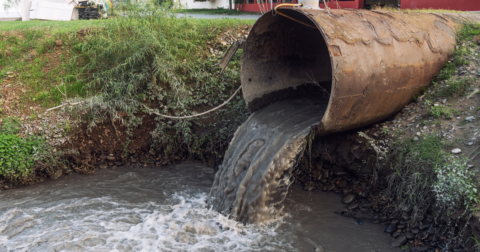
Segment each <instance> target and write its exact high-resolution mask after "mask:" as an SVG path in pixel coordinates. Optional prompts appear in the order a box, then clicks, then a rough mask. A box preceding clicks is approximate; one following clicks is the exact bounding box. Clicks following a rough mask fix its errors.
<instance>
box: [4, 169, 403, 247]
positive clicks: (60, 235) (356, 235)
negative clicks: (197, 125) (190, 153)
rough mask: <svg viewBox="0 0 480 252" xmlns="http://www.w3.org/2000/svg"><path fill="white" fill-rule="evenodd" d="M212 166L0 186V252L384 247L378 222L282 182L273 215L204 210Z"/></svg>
mask: <svg viewBox="0 0 480 252" xmlns="http://www.w3.org/2000/svg"><path fill="white" fill-rule="evenodd" d="M213 180H214V173H213V169H211V168H208V167H206V166H203V165H201V164H198V163H183V164H180V165H173V166H168V167H166V168H153V169H152V168H133V169H132V168H126V167H120V168H118V169H116V170H98V171H97V174H96V175H79V174H71V175H69V176H67V177H61V178H59V179H57V180H47V181H44V182H42V183H38V184H35V185H32V186H28V187H22V188H17V189H13V190H7V191H4V192H1V193H0V202H1V205H0V252H3V251H15V252H17V251H326V252H334V251H336V252H349V251H352V252H353V251H355V252H363V251H365V252H380V251H381V252H389V251H398V250H397V249H394V248H392V247H391V245H390V243H391V242H392V238H391V237H389V236H388V235H387V234H386V233H384V232H383V228H384V226H382V225H376V224H372V223H369V222H368V221H365V224H364V225H359V224H358V223H357V222H356V221H355V220H354V219H351V218H345V217H342V216H340V215H338V214H335V213H334V211H341V210H342V209H344V208H345V205H343V204H342V203H341V196H340V195H336V194H327V193H324V192H305V191H303V190H302V189H301V188H300V187H299V186H295V185H293V186H291V187H290V189H289V193H288V195H287V198H286V200H285V201H284V202H283V204H284V209H283V210H282V214H280V215H279V217H278V218H276V219H274V220H271V221H270V222H268V223H264V224H249V225H243V224H241V223H238V222H236V221H234V220H232V219H229V218H227V217H225V216H223V215H221V214H219V213H218V212H216V211H213V210H212V209H209V208H208V206H207V204H206V203H205V202H206V197H207V195H208V192H209V190H210V188H211V186H212V183H213Z"/></svg>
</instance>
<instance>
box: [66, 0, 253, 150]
mask: <svg viewBox="0 0 480 252" xmlns="http://www.w3.org/2000/svg"><path fill="white" fill-rule="evenodd" d="M251 22H252V21H243V20H230V19H228V20H227V19H223V20H198V19H197V20H195V19H191V18H182V17H178V16H177V15H176V14H175V13H173V12H172V11H171V10H170V9H169V8H167V7H165V6H163V5H161V6H159V5H156V4H147V5H139V6H134V7H133V9H132V10H131V11H129V12H127V13H125V14H124V15H122V16H119V17H118V18H115V19H114V20H113V21H112V22H110V23H107V24H106V25H105V29H101V30H96V31H95V35H92V36H87V37H85V40H84V41H83V42H82V43H79V44H78V45H77V46H76V47H75V50H77V51H79V52H81V54H82V55H83V58H84V60H85V61H86V62H84V63H86V66H85V68H84V69H83V73H84V75H83V76H90V77H91V79H89V80H87V81H88V82H89V84H88V88H87V90H95V92H96V96H92V97H89V98H86V99H82V100H81V101H83V103H81V105H79V106H78V107H76V109H77V111H80V112H84V111H87V112H88V113H87V116H88V117H89V118H88V119H89V120H90V121H89V122H90V123H89V126H90V127H93V126H95V125H96V124H97V123H101V122H102V121H103V120H104V119H106V118H112V119H113V120H121V121H122V122H123V123H125V124H126V126H127V128H128V129H127V134H130V133H129V132H132V128H134V127H136V126H138V125H139V124H140V123H141V120H140V122H139V120H136V119H135V117H136V116H138V114H139V113H140V112H144V113H150V112H152V111H154V112H157V113H161V114H167V115H171V116H185V115H192V114H194V113H195V112H194V111H199V110H200V111H204V110H207V109H208V108H212V107H215V106H217V105H219V104H221V103H223V101H224V100H226V99H227V98H228V97H229V96H230V95H231V94H232V92H231V91H232V90H235V89H237V87H238V86H239V84H240V76H239V70H240V52H239V53H238V54H236V55H235V56H234V58H233V60H232V62H231V63H230V64H229V66H228V68H227V69H226V71H225V73H224V74H223V75H222V76H221V77H219V76H218V74H219V67H217V66H214V64H215V63H218V61H219V57H220V56H221V55H219V54H216V55H212V54H213V53H212V52H210V50H213V49H212V46H213V45H212V44H215V43H216V40H217V37H218V35H219V34H221V33H223V32H224V31H226V30H227V29H228V30H236V29H238V28H242V29H245V24H249V23H251ZM235 34H236V32H235ZM216 49H218V48H216ZM224 49H226V48H224ZM222 50H223V49H222ZM91 73H93V75H92V74H91ZM97 91H98V92H97ZM239 100H241V97H240V96H238V97H236V99H234V100H232V104H233V103H238V102H239ZM76 101H80V100H76ZM72 102H75V101H72ZM229 105H230V106H226V107H225V109H221V110H219V111H216V113H212V114H209V115H208V117H211V116H216V117H217V119H218V118H219V120H210V119H211V118H209V121H210V122H219V121H225V122H226V121H227V120H229V119H230V118H224V117H221V116H220V115H222V114H228V113H227V112H225V110H229V111H234V112H239V113H236V114H232V113H230V116H233V117H234V118H236V119H237V118H238V119H239V120H238V121H235V122H234V124H231V125H228V126H225V125H227V123H219V124H215V123H211V124H210V125H208V126H207V124H209V123H204V122H199V119H197V118H194V119H187V120H169V119H165V118H162V117H160V116H159V117H158V118H157V120H158V124H157V129H156V130H154V131H153V132H152V137H153V142H154V143H157V144H156V145H157V147H158V148H157V149H156V151H160V152H161V151H163V152H164V153H168V154H170V153H171V150H174V151H177V152H182V151H187V152H188V153H195V152H205V150H207V149H211V148H209V147H207V146H215V145H216V143H218V141H220V140H219V139H221V142H222V145H223V143H224V142H225V145H228V140H223V139H225V138H227V139H229V138H231V136H233V132H234V129H233V130H231V128H230V127H233V128H236V127H237V126H238V125H239V124H240V123H241V122H243V120H244V119H245V118H246V114H247V112H246V108H245V106H242V108H241V109H239V110H236V107H235V106H232V105H231V104H229ZM119 112H121V114H123V115H126V116H123V117H120V116H119ZM201 119H206V117H203V118H201ZM229 123H231V122H229ZM214 124H215V125H214ZM194 127H196V128H197V129H198V128H202V127H203V128H205V127H209V128H210V129H212V128H214V127H215V128H217V127H218V132H221V136H213V135H210V136H208V135H205V134H204V133H203V134H202V137H201V138H199V137H197V136H196V135H195V134H196V133H195V132H196V130H195V128H194ZM227 128H228V129H227ZM222 129H226V130H224V131H222ZM201 130H202V131H203V129H201ZM197 132H198V131H197ZM217 140H218V141H217ZM127 143H128V140H127ZM215 148H217V149H220V148H218V147H215ZM196 150H199V151H196ZM199 156H200V157H203V156H204V155H203V154H199Z"/></svg>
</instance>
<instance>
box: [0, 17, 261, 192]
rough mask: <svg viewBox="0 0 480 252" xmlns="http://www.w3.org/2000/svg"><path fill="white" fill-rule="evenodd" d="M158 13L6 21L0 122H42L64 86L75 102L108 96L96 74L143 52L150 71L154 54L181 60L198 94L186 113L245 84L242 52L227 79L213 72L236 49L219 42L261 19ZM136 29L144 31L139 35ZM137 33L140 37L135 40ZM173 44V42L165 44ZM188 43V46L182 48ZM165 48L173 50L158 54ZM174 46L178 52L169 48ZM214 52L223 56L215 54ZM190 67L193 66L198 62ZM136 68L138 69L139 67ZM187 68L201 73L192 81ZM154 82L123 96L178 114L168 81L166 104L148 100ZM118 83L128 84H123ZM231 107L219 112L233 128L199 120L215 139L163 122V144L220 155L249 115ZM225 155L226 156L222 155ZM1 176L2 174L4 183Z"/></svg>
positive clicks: (1, 35)
mask: <svg viewBox="0 0 480 252" xmlns="http://www.w3.org/2000/svg"><path fill="white" fill-rule="evenodd" d="M157 14H158V13H155V14H154V15H150V16H149V17H148V18H146V17H145V16H144V15H139V16H137V17H129V19H127V18H125V19H123V18H114V19H110V20H92V21H74V22H57V21H30V22H16V21H13V22H2V23H0V29H1V30H2V32H0V108H1V111H0V120H2V121H3V122H5V121H6V118H7V117H10V116H13V117H16V118H20V117H25V119H28V120H29V121H30V120H36V119H38V113H42V112H43V111H44V110H45V109H48V108H50V107H53V106H55V105H58V104H60V103H61V102H62V100H64V97H63V95H62V94H61V93H60V91H59V90H58V89H57V87H60V89H61V90H62V91H63V90H64V88H66V89H67V95H68V98H69V99H71V98H81V97H84V98H88V97H90V96H92V95H99V96H102V92H101V90H102V88H103V87H104V86H105V83H106V82H109V80H108V78H109V77H108V76H105V78H107V79H105V80H106V81H105V82H96V83H97V84H99V85H97V86H94V87H91V86H89V85H88V84H89V83H90V82H91V81H92V80H93V75H92V73H95V72H96V73H98V74H100V75H103V74H105V71H107V72H108V71H109V70H112V69H113V68H115V66H116V65H117V64H123V63H122V62H124V60H126V59H127V58H128V57H134V56H135V55H136V54H138V53H139V52H142V53H145V54H143V56H142V58H141V59H140V60H139V61H138V64H143V65H145V66H147V65H146V64H149V63H148V62H149V60H148V57H150V56H148V55H151V54H149V53H148V52H147V51H150V52H154V51H155V52H156V53H158V57H160V58H161V59H160V60H163V59H164V58H162V57H163V56H164V55H166V54H168V55H169V56H168V57H171V58H169V59H166V60H165V62H167V63H168V64H170V63H169V62H172V61H176V62H174V63H175V64H176V65H175V67H176V70H175V71H178V73H177V74H179V76H182V77H181V78H182V81H184V82H185V84H184V85H185V88H186V89H185V90H184V91H185V92H187V93H189V94H190V98H189V100H188V101H186V103H184V104H185V106H183V107H182V109H181V110H180V111H181V113H182V114H183V113H186V114H191V113H192V110H193V109H195V111H199V110H205V109H208V107H210V106H216V105H218V104H220V103H221V102H223V100H225V97H226V96H228V95H229V91H230V88H231V87H232V86H238V85H239V76H238V73H239V67H240V66H239V59H240V57H239V55H240V54H239V55H237V56H236V57H235V58H234V61H233V62H232V63H231V64H230V65H229V68H227V71H226V73H225V74H224V76H223V77H221V78H219V77H218V67H213V64H215V63H217V62H218V61H219V60H220V58H221V51H225V50H226V48H227V47H228V46H227V45H224V43H221V42H223V41H224V40H221V41H220V40H218V39H217V38H218V37H219V36H222V37H223V38H225V37H228V38H229V40H230V42H229V43H231V41H232V39H236V38H237V34H239V32H240V33H242V34H244V33H245V31H246V30H248V26H249V25H251V24H253V22H254V21H253V20H237V19H229V20H225V19H223V20H222V19H208V20H207V19H192V18H178V19H176V18H175V17H174V16H170V18H166V17H162V16H161V15H160V16H159V15H157ZM180 26H181V27H180ZM86 28H89V29H86ZM135 28H139V29H140V30H134V29H135ZM142 29H143V30H142ZM133 36H136V37H135V39H133V40H132V37H133ZM243 36H244V35H242V37H243ZM168 43H170V45H167V46H165V47H164V46H163V44H168ZM182 43H184V44H185V45H181V44H182ZM100 44H101V46H99V45H100ZM110 46H111V47H110ZM158 46H160V47H161V48H164V49H165V50H166V51H162V52H160V51H158ZM172 48H173V49H172ZM187 48H190V49H188V50H189V51H185V50H186V49H187ZM170 49H172V50H171V51H169V50H170ZM177 49H178V50H177ZM212 49H213V50H214V51H215V53H211V52H212ZM145 50H147V51H145ZM172 57H173V58H172ZM185 59H188V62H192V63H194V62H197V63H198V69H197V68H196V67H193V68H195V69H193V68H191V69H187V68H185V67H184V65H185V62H186V61H184V60H185ZM97 63H98V64H97ZM197 63H195V64H197ZM195 64H193V65H195ZM189 65H190V67H192V64H189ZM172 66H173V65H172ZM137 67H138V66H137ZM147 68H149V67H147ZM137 69H146V68H145V67H140V68H137ZM182 69H183V70H182ZM102 71H103V72H102ZM129 71H132V72H131V73H134V72H135V70H129ZM185 71H190V72H192V73H195V74H192V75H191V77H189V78H187V79H184V77H183V76H184V75H185V76H186V74H185ZM198 73H201V75H198ZM102 78H103V77H102ZM150 78H151V75H148V76H146V78H145V79H143V77H142V79H141V80H139V82H138V83H134V82H132V83H131V84H132V85H138V88H136V92H137V93H135V94H134V96H131V97H127V98H126V96H120V97H119V99H120V100H121V99H126V100H128V99H131V98H133V99H134V100H137V99H138V100H139V101H140V102H142V101H143V102H146V104H148V106H151V107H156V106H158V105H159V103H160V104H164V108H165V110H167V111H166V112H168V113H171V110H170V111H168V110H169V108H170V107H169V108H167V107H168V104H173V105H172V106H174V104H178V103H177V102H176V100H173V99H174V98H173V97H175V95H176V93H175V92H174V91H173V90H171V89H169V88H168V87H167V86H165V85H164V84H167V83H165V82H163V81H162V84H161V85H162V87H165V88H166V90H165V92H166V93H165V96H164V97H165V98H163V100H158V96H163V95H161V94H160V93H156V94H157V98H154V99H153V100H150V98H149V99H145V98H146V95H148V94H154V93H152V92H154V91H153V90H151V89H148V88H147V86H148V85H149V84H148V83H149V82H150V81H151V79H150ZM159 78H161V74H160V75H159ZM158 80H160V79H158ZM117 84H120V83H119V82H117ZM117 84H115V85H117ZM107 86H108V85H107ZM155 90H157V89H155ZM157 91H158V90H157ZM105 104H106V103H105ZM227 107H228V110H219V111H218V112H217V113H214V114H215V115H218V116H221V117H223V118H224V119H227V120H231V121H230V123H228V125H227V123H224V124H212V125H210V124H209V123H206V124H205V123H202V122H200V123H195V125H197V127H198V125H203V126H201V127H214V128H215V129H218V130H217V131H215V133H214V134H213V135H205V134H204V135H203V136H202V137H201V138H199V137H198V136H196V135H195V134H193V135H192V127H194V125H193V124H192V120H185V121H172V122H170V121H169V122H167V121H162V122H161V126H159V128H158V129H157V130H156V132H157V133H156V135H157V139H158V140H156V141H157V142H162V143H163V144H165V143H166V144H167V147H168V149H165V150H164V151H165V152H172V153H174V152H176V150H180V149H181V148H182V147H181V146H179V145H183V146H185V144H183V142H185V141H187V142H188V143H189V144H190V143H191V144H190V145H189V147H188V148H189V150H190V151H191V152H198V153H203V152H204V151H206V150H207V149H210V151H209V153H211V152H212V151H216V149H218V146H220V145H225V144H228V139H229V135H231V134H233V131H234V129H235V128H236V127H237V124H238V123H241V118H243V117H242V116H240V114H242V115H243V113H245V111H244V110H245V106H244V103H241V98H240V96H239V97H238V98H237V99H235V103H232V104H230V105H229V106H227ZM137 111H138V110H137ZM176 112H177V111H174V113H176ZM229 113H233V114H235V116H234V118H233V119H231V118H232V116H231V115H230V116H228V115H227V114H229ZM132 121H134V120H133V119H132ZM140 121H141V120H140ZM237 121H238V122H237ZM136 122H138V120H137V121H135V123H132V124H127V125H130V126H131V127H135V125H137V124H136ZM140 123H141V122H140ZM130 126H129V127H130ZM227 127H228V129H227ZM165 131H168V132H172V131H177V132H180V131H181V132H182V134H174V135H169V134H164V132H165ZM4 134H7V133H6V132H4V131H3V130H2V129H1V125H0V135H4ZM7 135H10V133H8V134H7ZM154 135H155V134H154ZM179 137H180V138H179ZM219 141H221V143H219ZM207 145H208V146H207ZM172 155H173V154H172ZM167 156H171V155H167ZM217 157H218V158H220V156H217ZM0 158H1V157H0ZM1 177H2V176H1V175H0V179H1ZM0 189H1V188H0Z"/></svg>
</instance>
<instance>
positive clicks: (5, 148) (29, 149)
mask: <svg viewBox="0 0 480 252" xmlns="http://www.w3.org/2000/svg"><path fill="white" fill-rule="evenodd" d="M37 145H38V143H37V141H35V140H34V139H32V138H27V139H21V138H20V137H19V136H17V135H13V134H1V135H0V175H1V176H4V177H5V178H8V179H9V180H16V179H18V178H21V177H26V176H28V175H29V174H30V173H31V172H32V167H33V166H34V160H33V154H34V150H35V147H36V146H37Z"/></svg>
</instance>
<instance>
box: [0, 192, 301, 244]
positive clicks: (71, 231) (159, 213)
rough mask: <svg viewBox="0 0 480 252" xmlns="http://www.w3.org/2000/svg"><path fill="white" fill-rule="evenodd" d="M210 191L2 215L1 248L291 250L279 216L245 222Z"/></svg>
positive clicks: (78, 202)
mask: <svg viewBox="0 0 480 252" xmlns="http://www.w3.org/2000/svg"><path fill="white" fill-rule="evenodd" d="M206 197H207V195H206V193H196V194H188V193H186V192H177V193H174V194H173V195H172V196H171V197H170V198H168V199H167V203H162V204H160V203H157V202H152V201H149V202H144V203H134V204H131V203H128V202H119V201H118V200H116V199H112V198H111V197H99V198H88V197H83V198H77V199H70V200H68V202H63V203H61V204H58V205H55V206H48V207H45V208H42V207H38V206H37V207H32V208H27V209H26V208H22V207H15V208H13V209H9V210H7V211H6V212H3V213H1V214H0V244H2V245H0V251H273V250H275V251H293V250H294V248H293V247H292V243H293V241H286V240H285V238H280V237H279V236H278V235H277V232H276V229H277V228H278V227H279V225H281V223H282V220H281V219H279V220H277V221H274V222H272V223H269V224H263V225H246V226H244V225H242V224H240V223H238V222H236V221H234V220H232V219H229V218H228V217H226V216H223V215H221V214H219V213H218V212H215V211H213V210H211V209H209V208H208V206H207V205H206V203H205V200H206Z"/></svg>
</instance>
